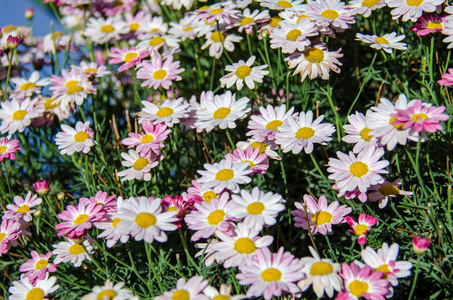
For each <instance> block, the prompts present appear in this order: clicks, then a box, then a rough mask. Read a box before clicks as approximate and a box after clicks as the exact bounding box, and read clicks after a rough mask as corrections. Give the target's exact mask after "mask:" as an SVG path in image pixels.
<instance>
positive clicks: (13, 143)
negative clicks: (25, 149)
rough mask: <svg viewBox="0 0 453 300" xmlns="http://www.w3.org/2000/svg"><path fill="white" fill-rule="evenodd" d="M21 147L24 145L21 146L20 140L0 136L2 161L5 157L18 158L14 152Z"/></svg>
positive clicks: (0, 159) (0, 157)
mask: <svg viewBox="0 0 453 300" xmlns="http://www.w3.org/2000/svg"><path fill="white" fill-rule="evenodd" d="M20 149H22V147H21V146H19V140H16V139H9V138H7V137H4V138H0V161H3V160H4V159H5V158H7V159H10V160H16V155H15V154H14V153H15V152H16V151H17V150H20Z"/></svg>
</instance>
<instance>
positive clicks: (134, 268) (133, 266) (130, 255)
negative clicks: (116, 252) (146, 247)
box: [126, 244, 154, 298]
mask: <svg viewBox="0 0 453 300" xmlns="http://www.w3.org/2000/svg"><path fill="white" fill-rule="evenodd" d="M126 247H127V255H128V256H129V260H130V262H131V267H132V270H133V271H134V273H135V275H137V277H138V278H139V279H140V280H141V281H142V282H143V283H144V284H145V285H146V287H147V288H148V290H149V292H150V294H151V297H152V298H154V293H153V289H152V288H151V286H150V285H149V283H148V281H146V280H145V279H144V278H143V277H142V275H140V273H139V272H138V270H137V267H136V266H135V262H134V259H133V258H132V253H131V251H130V249H129V247H128V245H127V244H126Z"/></svg>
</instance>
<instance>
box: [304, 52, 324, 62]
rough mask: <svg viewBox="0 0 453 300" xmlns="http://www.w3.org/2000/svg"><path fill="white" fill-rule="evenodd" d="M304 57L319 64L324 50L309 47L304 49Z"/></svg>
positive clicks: (322, 58)
mask: <svg viewBox="0 0 453 300" xmlns="http://www.w3.org/2000/svg"><path fill="white" fill-rule="evenodd" d="M304 57H305V59H306V60H308V61H309V62H311V63H316V64H319V63H320V62H322V61H323V60H324V52H323V51H322V50H321V49H318V48H310V49H307V50H305V51H304Z"/></svg>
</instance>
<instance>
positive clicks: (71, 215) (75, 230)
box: [55, 198, 105, 239]
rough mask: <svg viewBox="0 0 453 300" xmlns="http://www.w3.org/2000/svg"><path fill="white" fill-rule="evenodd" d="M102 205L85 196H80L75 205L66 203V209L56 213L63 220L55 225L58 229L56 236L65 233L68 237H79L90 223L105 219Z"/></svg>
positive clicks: (89, 226) (88, 227)
mask: <svg viewBox="0 0 453 300" xmlns="http://www.w3.org/2000/svg"><path fill="white" fill-rule="evenodd" d="M103 208H104V207H103V206H102V205H97V203H96V202H92V201H90V200H89V199H87V198H81V199H80V200H79V203H78V204H77V206H73V205H68V206H66V210H64V211H63V212H62V213H59V214H58V218H60V219H61V220H63V221H65V222H62V223H60V224H57V225H56V226H55V229H58V230H60V231H59V232H58V233H57V236H62V235H66V236H67V237H68V238H70V239H76V238H80V237H81V236H83V235H84V234H85V232H86V231H87V230H88V229H90V228H91V226H92V225H93V224H92V223H94V222H98V221H104V220H105V212H104V210H103Z"/></svg>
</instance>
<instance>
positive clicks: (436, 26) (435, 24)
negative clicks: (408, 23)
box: [426, 21, 444, 29]
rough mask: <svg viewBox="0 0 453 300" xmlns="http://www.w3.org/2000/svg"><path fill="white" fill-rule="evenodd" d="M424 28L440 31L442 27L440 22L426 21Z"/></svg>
mask: <svg viewBox="0 0 453 300" xmlns="http://www.w3.org/2000/svg"><path fill="white" fill-rule="evenodd" d="M426 27H428V28H429V29H442V28H443V27H444V25H443V24H442V23H440V22H431V21H428V23H426Z"/></svg>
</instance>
